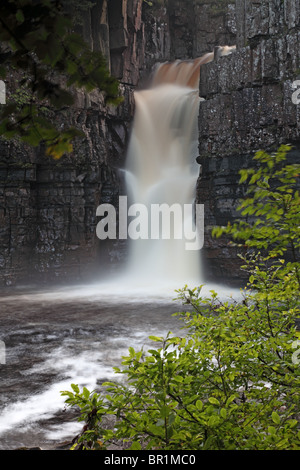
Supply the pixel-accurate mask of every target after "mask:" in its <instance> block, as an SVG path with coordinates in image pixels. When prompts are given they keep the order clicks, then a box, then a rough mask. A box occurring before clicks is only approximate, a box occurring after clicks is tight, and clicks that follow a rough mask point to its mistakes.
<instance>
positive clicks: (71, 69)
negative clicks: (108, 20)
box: [0, 0, 121, 158]
mask: <svg viewBox="0 0 300 470" xmlns="http://www.w3.org/2000/svg"><path fill="white" fill-rule="evenodd" d="M73 29H74V28H73V24H72V20H71V18H69V17H67V16H66V14H65V12H64V9H63V7H62V5H61V3H60V1H58V0H40V1H38V2H37V1H34V0H18V1H15V0H14V1H12V0H1V4H0V44H1V49H0V78H1V79H3V80H5V79H7V80H8V79H9V76H10V75H11V74H16V75H17V76H18V77H19V79H20V81H19V87H20V88H21V89H22V90H23V98H24V99H23V101H22V103H20V102H17V101H15V100H14V99H11V100H9V101H8V103H7V104H6V105H4V106H2V107H1V116H0V117H1V125H0V135H1V136H3V137H5V138H8V139H9V138H20V139H21V141H23V142H26V143H29V144H30V145H33V146H37V145H39V144H40V143H42V144H44V145H45V147H46V153H47V154H49V155H52V156H53V157H54V158H59V157H61V156H62V155H63V154H64V153H66V152H71V151H72V141H73V139H74V138H75V137H77V136H79V135H81V132H79V131H78V130H77V129H75V128H71V127H70V128H68V129H63V130H62V129H60V128H59V126H58V125H56V123H55V119H50V118H49V113H48V114H47V113H45V109H48V110H49V109H50V110H53V109H56V110H62V109H64V108H66V107H69V106H70V105H72V104H73V102H74V97H73V93H72V89H74V88H82V89H84V90H85V91H86V92H90V91H92V90H94V89H98V90H100V91H102V92H103V93H104V96H105V99H106V101H107V102H110V103H114V104H117V103H119V102H120V100H121V99H120V97H119V90H118V82H117V80H116V79H114V78H113V77H111V76H110V73H109V71H108V69H107V65H106V61H105V58H104V57H103V55H102V53H101V52H95V51H92V50H91V49H90V47H89V45H88V44H86V43H85V42H84V41H83V39H82V37H81V36H80V35H78V34H75V33H74V31H73Z"/></svg>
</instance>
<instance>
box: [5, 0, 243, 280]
mask: <svg viewBox="0 0 300 470" xmlns="http://www.w3.org/2000/svg"><path fill="white" fill-rule="evenodd" d="M225 3H226V5H223V3H222V9H221V10H220V11H214V10H213V5H212V3H211V1H210V0H207V1H191V2H182V1H178V0H169V1H167V0H164V1H159V2H158V1H157V2H154V5H153V7H149V6H147V4H146V3H145V2H143V0H115V1H113V2H111V1H108V0H95V1H94V6H93V8H92V9H89V10H87V11H84V12H83V14H82V15H81V18H80V22H79V23H80V24H78V26H77V27H78V29H79V30H80V32H81V34H82V35H83V37H84V39H85V40H86V41H87V42H88V43H89V44H90V45H91V47H92V48H93V49H95V50H101V51H102V52H103V53H104V55H105V56H106V59H107V63H108V65H109V67H110V70H111V72H112V74H113V75H114V76H116V77H117V78H118V79H119V80H120V87H121V89H122V93H123V95H124V103H123V104H122V105H121V106H119V107H118V108H117V109H115V108H106V107H105V106H104V104H103V100H102V97H101V95H100V94H97V93H92V94H90V95H86V94H81V93H79V92H78V94H77V100H76V104H75V106H74V107H73V108H72V109H70V110H69V112H68V113H67V115H65V116H64V119H67V120H68V121H69V122H70V123H72V124H75V125H77V126H78V127H79V128H80V129H82V130H83V131H84V132H85V135H86V138H85V139H84V140H83V141H81V142H79V143H78V144H77V145H76V146H75V148H74V154H73V155H72V156H70V157H63V158H62V159H61V160H60V161H58V162H55V161H53V160H51V159H48V158H46V157H45V156H44V155H43V154H42V153H39V152H36V151H34V150H32V149H30V148H28V149H27V148H25V147H24V146H19V145H17V144H15V143H8V142H1V148H0V221H1V225H0V239H1V242H0V285H2V286H10V285H15V284H22V283H25V284H28V283H31V282H32V283H36V282H38V283H50V282H73V281H81V280H86V279H88V278H89V277H90V278H92V279H95V276H96V277H98V276H100V275H101V274H104V275H105V274H106V272H107V267H108V266H114V265H116V266H118V263H119V262H120V261H122V258H123V257H124V255H125V254H126V250H124V249H123V247H122V246H121V245H120V243H118V242H116V243H114V242H110V243H104V242H103V241H102V242H101V245H100V242H99V240H98V239H97V237H96V232H95V227H96V223H97V220H96V208H97V206H98V205H99V204H101V203H104V202H107V203H111V204H114V205H115V206H117V200H118V196H119V194H120V191H122V174H121V173H120V172H119V169H120V168H122V166H123V165H124V160H125V156H126V148H127V142H128V136H129V132H130V126H131V122H132V117H133V112H134V100H133V91H134V89H135V88H136V87H137V86H146V85H147V83H148V81H149V77H150V76H151V70H152V67H153V66H154V65H155V64H156V63H157V62H164V61H166V60H173V59H175V58H193V57H196V56H198V55H199V54H202V53H204V52H206V51H207V49H210V50H211V49H212V48H213V46H214V45H215V42H222V43H224V42H230V43H233V41H234V35H235V24H234V3H233V2H227V1H226V2H225ZM227 3H228V6H227ZM65 5H66V8H70V7H69V4H68V2H65ZM224 8H225V10H226V14H225V16H224V11H225V10H224ZM70 13H71V14H73V12H72V10H70ZM7 88H8V90H7V91H8V93H10V92H12V91H13V87H11V89H10V87H9V86H8V87H7Z"/></svg>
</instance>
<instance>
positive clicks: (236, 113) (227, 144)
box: [197, 0, 300, 283]
mask: <svg viewBox="0 0 300 470" xmlns="http://www.w3.org/2000/svg"><path fill="white" fill-rule="evenodd" d="M296 5H298V2H295V1H284V2H280V1H276V0H272V1H269V0H261V1H260V2H249V1H247V0H237V2H236V7H237V11H236V25H237V45H238V49H237V51H236V53H234V54H232V55H230V56H227V57H221V58H220V59H218V60H217V61H215V62H212V63H210V64H207V65H205V66H203V67H202V69H201V78H200V95H201V96H202V97H204V98H205V101H203V102H201V104H200V116H199V130H200V140H199V154H200V155H199V157H198V162H199V163H200V164H201V165H202V175H201V179H200V180H199V181H198V187H197V195H198V201H199V202H200V203H203V204H205V217H206V224H205V230H206V237H205V238H206V241H205V248H204V250H203V258H204V260H205V262H206V272H207V277H208V279H210V280H211V279H215V280H224V279H225V280H226V279H227V280H229V281H231V280H232V278H233V280H234V279H235V280H236V282H237V283H238V282H243V279H242V276H243V272H241V271H239V266H240V263H239V262H238V259H237V258H236V248H231V247H230V246H229V245H228V241H226V240H223V241H221V240H213V239H212V238H211V235H210V228H211V226H213V225H226V224H227V222H228V221H230V222H233V221H234V220H235V219H236V218H237V217H239V218H240V214H239V213H237V211H236V208H237V206H238V201H239V198H241V197H242V196H243V192H244V190H245V188H243V187H240V186H238V181H239V173H238V172H239V170H240V169H241V168H247V167H249V166H253V161H252V158H253V156H254V154H255V152H256V151H257V150H260V149H264V150H266V151H270V152H272V151H274V150H276V149H277V148H278V147H279V145H280V144H283V143H289V144H292V145H294V149H293V151H292V152H291V154H290V158H292V159H294V161H298V162H299V159H300V133H299V132H300V114H299V109H300V108H299V106H296V105H295V104H293V103H292V99H291V98H292V93H293V88H292V83H293V81H294V80H296V79H297V77H298V78H299V63H300V61H299V34H300V24H299V13H300V12H299V6H296ZM245 279H246V278H245Z"/></svg>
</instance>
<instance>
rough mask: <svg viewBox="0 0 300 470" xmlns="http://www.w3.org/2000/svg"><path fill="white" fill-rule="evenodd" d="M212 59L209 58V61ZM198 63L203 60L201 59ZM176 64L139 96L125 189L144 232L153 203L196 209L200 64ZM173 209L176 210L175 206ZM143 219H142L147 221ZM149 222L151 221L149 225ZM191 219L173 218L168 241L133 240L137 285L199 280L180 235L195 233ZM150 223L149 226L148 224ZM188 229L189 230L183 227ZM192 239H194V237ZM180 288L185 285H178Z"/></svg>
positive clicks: (194, 254) (196, 261) (131, 266)
mask: <svg viewBox="0 0 300 470" xmlns="http://www.w3.org/2000/svg"><path fill="white" fill-rule="evenodd" d="M211 58H212V57H211V55H210V56H209V58H208V57H205V59H206V61H208V60H211ZM198 62H199V59H198ZM198 62H197V63H195V62H178V63H174V64H163V65H162V66H161V67H160V68H158V70H157V72H156V74H155V76H154V78H153V84H152V86H151V88H149V89H147V90H141V91H138V92H135V103H136V110H135V116H134V122H133V129H132V135H131V140H130V145H129V150H128V155H127V165H126V169H127V171H126V184H127V194H128V196H129V202H130V204H133V203H135V204H141V205H143V207H147V208H148V211H147V213H146V214H143V211H141V212H140V213H139V221H140V222H141V225H143V226H144V227H145V226H147V224H148V225H149V224H151V220H149V217H148V216H149V214H150V213H151V206H153V204H167V205H168V207H172V206H173V205H174V204H176V205H178V204H179V205H180V206H181V207H182V214H183V213H184V205H192V204H193V202H194V199H195V187H196V181H197V178H198V173H199V165H198V164H197V163H196V157H197V155H198V111H199V102H200V98H199V91H198V83H199V63H198ZM173 207H174V206H173ZM143 217H144V219H143ZM145 218H147V221H145ZM191 218H192V215H191V217H190V220H187V219H186V218H182V219H180V220H179V218H177V217H176V216H175V215H174V219H173V221H172V223H173V233H172V232H171V237H169V239H163V235H162V232H161V234H160V235H161V236H160V237H159V238H158V239H151V236H150V229H149V232H148V234H144V236H145V238H147V239H138V240H131V242H130V256H129V263H128V268H127V273H128V274H129V275H130V277H131V278H132V277H133V278H135V279H136V282H139V283H140V282H151V284H152V285H153V284H155V283H162V282H163V283H168V282H172V283H173V285H175V287H176V286H177V284H176V283H182V282H183V283H184V284H185V283H187V282H189V281H191V282H196V283H197V284H198V285H199V281H200V280H201V270H200V254H199V250H197V251H188V250H187V249H186V239H184V237H182V238H181V239H180V237H177V238H178V239H177V238H176V235H175V234H176V232H177V233H179V232H180V230H181V232H182V231H183V232H184V233H187V232H188V231H189V230H190V232H191V231H192V220H191ZM144 222H146V224H145V223H144ZM183 223H184V224H185V225H186V227H185V231H184V230H183V227H182V224H183ZM190 236H191V235H190ZM179 286H181V284H179Z"/></svg>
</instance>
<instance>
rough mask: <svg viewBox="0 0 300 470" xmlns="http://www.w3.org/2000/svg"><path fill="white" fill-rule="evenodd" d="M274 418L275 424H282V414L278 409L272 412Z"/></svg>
mask: <svg viewBox="0 0 300 470" xmlns="http://www.w3.org/2000/svg"><path fill="white" fill-rule="evenodd" d="M272 420H273V422H274V423H275V424H280V416H279V415H278V413H276V411H273V413H272Z"/></svg>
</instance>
